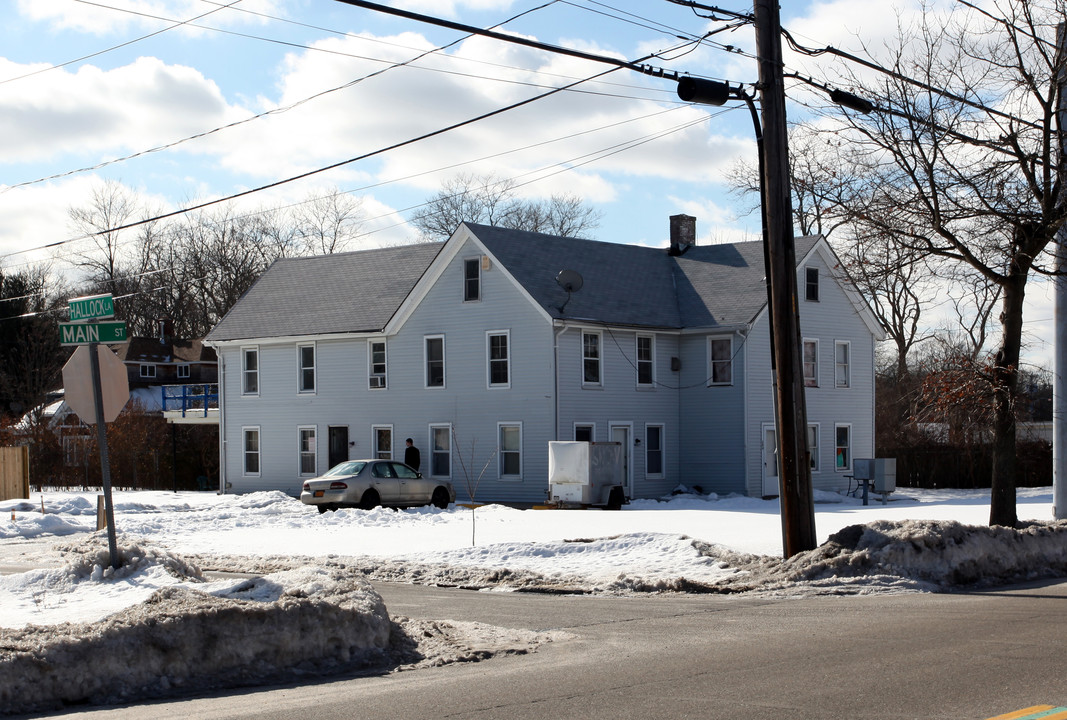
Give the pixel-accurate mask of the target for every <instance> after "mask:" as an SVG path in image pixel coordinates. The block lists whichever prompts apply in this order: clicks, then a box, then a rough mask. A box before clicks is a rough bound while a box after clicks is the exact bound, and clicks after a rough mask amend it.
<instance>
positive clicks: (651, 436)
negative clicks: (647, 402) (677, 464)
mask: <svg viewBox="0 0 1067 720" xmlns="http://www.w3.org/2000/svg"><path fill="white" fill-rule="evenodd" d="M645 475H646V476H647V477H652V478H661V477H663V425H645Z"/></svg>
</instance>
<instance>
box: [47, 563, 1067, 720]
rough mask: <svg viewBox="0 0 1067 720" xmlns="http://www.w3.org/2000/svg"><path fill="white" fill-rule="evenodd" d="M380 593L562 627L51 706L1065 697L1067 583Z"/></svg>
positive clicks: (861, 711)
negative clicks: (544, 638) (951, 589)
mask: <svg viewBox="0 0 1067 720" xmlns="http://www.w3.org/2000/svg"><path fill="white" fill-rule="evenodd" d="M378 589H379V592H381V594H382V595H383V597H384V598H385V600H386V604H387V606H388V607H389V611H390V613H391V614H393V615H407V616H409V617H416V618H417V617H425V618H438V619H445V618H448V619H454V620H469V621H477V622H483V623H488V624H491V625H497V626H502V627H513V628H527V629H534V630H550V629H552V630H562V631H566V632H568V633H569V634H571V635H573V637H572V638H571V639H568V640H565V641H562V642H555V643H550V644H547V645H543V646H541V648H539V649H538V651H537V652H535V653H533V654H530V655H525V656H507V657H500V658H494V659H491V660H487V661H484V662H479V663H467V664H457V665H449V666H445V667H440V668H432V669H424V670H416V671H409V672H400V673H393V674H390V675H385V676H378V677H354V678H353V677H349V678H333V679H331V680H329V681H323V682H316V683H313V684H307V685H301V686H285V687H272V688H258V689H252V690H249V689H246V690H240V691H230V692H226V693H219V694H216V695H213V696H211V697H204V698H196V699H184V700H177V701H170V702H160V703H151V704H142V705H136V706H129V707H122V708H108V709H94V710H88V711H86V712H81V713H68V714H66V715H65V717H85V718H97V717H99V718H138V719H140V718H182V719H183V720H194V719H197V718H257V719H259V720H266V719H272V718H279V719H280V718H300V720H326V719H333V718H402V719H403V720H421V719H424V718H425V719H426V720H440V719H442V718H478V719H483V718H507V719H508V720H527V719H530V720H532V719H534V718H538V719H541V718H583V719H585V718H590V719H593V718H613V719H615V718H656V719H659V718H711V719H715V718H730V719H731V720H745V719H747V718H760V719H764V718H790V719H797V720H804V719H807V718H834V719H837V718H845V719H849V720H852V719H856V720H858V719H860V718H863V719H868V718H875V719H881V718H894V719H896V718H920V719H923V720H941V719H944V720H950V719H951V720H964V719H971V718H973V719H975V720H982V719H984V718H989V717H992V716H995V715H999V714H1003V713H1007V712H1010V711H1013V710H1018V709H1021V708H1024V707H1029V706H1032V705H1038V704H1042V703H1045V704H1051V705H1062V704H1067V650H1065V645H1067V582H1064V583H1054V584H1043V585H1032V586H1025V587H1016V588H1012V589H1009V590H1003V591H997V592H987V593H971V594H958V595H928V594H908V595H875V596H850V597H817V598H804V599H781V598H779V599H767V598H762V599H761V598H748V597H742V596H731V597H710V596H666V595H664V596H636V597H563V596H547V595H526V594H512V593H484V592H482V593H479V592H469V591H463V590H449V589H440V588H429V587H418V586H408V585H379V586H378Z"/></svg>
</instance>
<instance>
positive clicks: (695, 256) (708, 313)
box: [206, 223, 818, 342]
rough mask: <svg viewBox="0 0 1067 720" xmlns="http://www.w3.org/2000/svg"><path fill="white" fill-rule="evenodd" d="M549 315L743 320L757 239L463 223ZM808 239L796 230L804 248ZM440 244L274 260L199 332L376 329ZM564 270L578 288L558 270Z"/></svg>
mask: <svg viewBox="0 0 1067 720" xmlns="http://www.w3.org/2000/svg"><path fill="white" fill-rule="evenodd" d="M466 226H467V228H468V229H469V230H470V232H471V233H472V234H473V235H474V237H475V238H476V239H477V240H478V241H479V242H480V243H481V244H482V245H483V246H484V247H485V249H486V250H487V251H488V252H489V253H490V254H491V255H492V257H493V258H494V259H495V262H497V263H499V264H500V265H501V266H503V267H504V268H505V269H506V270H507V272H508V273H509V274H510V275H511V276H512V277H513V278H515V280H516V282H518V283H519V285H521V286H522V288H523V289H524V290H525V291H526V292H527V293H528V294H529V295H530V297H531V298H533V300H534V302H536V303H537V304H538V305H539V306H540V307H541V308H542V309H543V310H544V311H545V312H546V313H547V314H548V315H549V316H550V317H552V318H556V319H567V320H572V321H586V322H593V323H598V324H608V325H625V326H636V327H649V328H670V329H681V328H688V327H694V328H695V327H700V328H705V327H716V326H729V325H739V324H745V323H749V322H752V321H753V320H754V319H755V318H756V316H757V315H758V314H759V312H760V311H761V310H762V308H763V307H764V305H766V303H767V289H766V285H765V284H764V275H765V273H764V266H763V245H762V243H760V242H746V243H735V244H730V245H705V246H690V247H689V248H688V249H687V250H686V251H685V252H684V253H683V254H681V255H679V256H671V255H669V254H668V253H667V251H666V249H665V248H650V247H644V246H638V245H623V244H619V243H610V242H600V241H595V240H582V239H576V238H566V237H558V236H554V235H544V234H541V233H533V232H526V231H523V230H509V229H506V228H499V227H491V226H488V225H477V224H474V223H466ZM816 242H818V238H816V237H807V238H798V239H797V241H796V254H797V257H798V258H801V257H804V256H805V255H806V254H807V253H808V252H809V251H810V250H811V248H812V247H814V245H815V244H816ZM444 246H445V245H444V244H443V243H425V244H419V245H405V246H401V247H395V248H383V249H377V250H364V251H356V252H350V253H340V254H335V255H327V256H320V257H310V258H291V259H284V260H278V261H276V262H275V263H274V264H272V265H271V266H270V267H269V268H268V269H267V271H266V272H265V273H264V274H263V275H262V277H260V279H259V280H258V281H257V282H256V283H255V284H254V285H253V286H252V288H251V289H249V291H248V292H247V293H246V294H245V296H244V297H243V298H242V299H241V300H240V301H239V302H238V303H237V304H236V305H235V306H234V307H233V308H232V309H231V310H230V312H229V313H228V314H227V315H226V316H225V317H224V318H223V319H222V321H221V322H219V324H218V325H216V326H215V328H214V329H213V330H212V331H211V332H210V333H208V336H207V338H206V340H207V341H208V342H226V341H234V340H242V339H251V338H267V337H292V336H301V335H320V334H333V333H351V332H377V331H380V330H381V329H383V328H384V327H385V326H386V325H387V324H388V322H389V320H390V318H392V317H393V315H394V314H395V313H396V312H397V310H398V309H399V308H400V306H401V304H402V303H403V301H404V300H405V298H407V297H408V295H409V294H410V293H411V291H412V290H413V289H414V288H415V286H416V284H417V283H418V281H419V279H420V278H421V277H422V276H423V274H424V273H425V272H426V271H427V270H428V269H429V267H430V266H431V264H432V263H433V261H434V259H435V258H436V257H437V256H438V254H439V253H440V251H441V250H442V248H443V247H444ZM561 270H574V271H576V272H578V273H579V274H580V275H581V276H582V279H583V286H582V289H581V290H579V291H577V292H573V293H571V294H570V297H569V298H568V293H567V292H566V291H565V290H564V289H563V288H562V287H560V285H559V284H558V283H557V282H556V276H557V275H558V274H559V272H560V271H561Z"/></svg>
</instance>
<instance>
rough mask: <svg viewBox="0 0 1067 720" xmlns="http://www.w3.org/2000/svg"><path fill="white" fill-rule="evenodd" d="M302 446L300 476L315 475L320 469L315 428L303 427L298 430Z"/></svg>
mask: <svg viewBox="0 0 1067 720" xmlns="http://www.w3.org/2000/svg"><path fill="white" fill-rule="evenodd" d="M297 433H298V436H299V444H300V474H301V475H314V474H316V468H317V467H318V458H317V449H318V448H317V443H316V442H315V426H314V425H311V426H309V427H302V428H299V429H298V430H297Z"/></svg>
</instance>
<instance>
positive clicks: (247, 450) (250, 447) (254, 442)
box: [241, 427, 259, 475]
mask: <svg viewBox="0 0 1067 720" xmlns="http://www.w3.org/2000/svg"><path fill="white" fill-rule="evenodd" d="M241 431H242V433H243V434H244V474H245V475H259V428H258V427H246V428H241Z"/></svg>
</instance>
